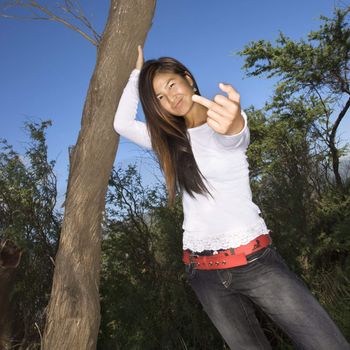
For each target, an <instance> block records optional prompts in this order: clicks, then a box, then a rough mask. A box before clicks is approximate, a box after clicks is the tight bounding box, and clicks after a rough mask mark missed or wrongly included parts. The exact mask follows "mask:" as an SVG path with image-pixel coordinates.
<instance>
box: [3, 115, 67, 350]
mask: <svg viewBox="0 0 350 350" xmlns="http://www.w3.org/2000/svg"><path fill="white" fill-rule="evenodd" d="M49 125H51V123H50V122H49V121H44V122H41V123H40V124H38V123H27V124H26V130H27V131H28V133H29V136H30V140H31V142H30V144H29V145H28V147H27V149H26V152H25V155H24V157H22V156H21V155H19V154H18V153H17V152H16V151H14V149H13V147H12V146H11V145H9V144H8V143H7V142H6V140H2V141H1V146H0V147H1V148H0V239H5V238H10V239H12V240H13V241H14V242H15V243H16V244H17V246H19V247H20V248H21V249H22V251H23V255H22V259H21V263H20V265H19V267H18V268H17V274H16V285H15V291H14V294H13V296H12V304H13V305H14V311H13V324H14V329H15V333H14V334H13V336H14V344H17V345H18V344H22V346H23V347H24V348H25V347H26V346H29V344H32V345H33V344H34V343H37V344H39V343H40V338H39V334H38V329H37V328H38V327H39V329H40V330H41V331H42V330H43V326H44V321H45V313H44V309H45V307H46V305H47V303H48V299H49V293H50V289H51V283H52V281H51V279H52V274H53V263H52V259H53V258H54V256H55V252H56V246H57V240H58V233H59V230H60V224H61V215H60V214H59V213H58V212H57V211H56V210H55V204H56V196H57V192H56V177H55V175H54V173H53V168H54V164H55V163H54V162H53V161H51V162H49V161H48V159H47V145H46V138H45V130H46V128H47V127H48V126H49Z"/></svg>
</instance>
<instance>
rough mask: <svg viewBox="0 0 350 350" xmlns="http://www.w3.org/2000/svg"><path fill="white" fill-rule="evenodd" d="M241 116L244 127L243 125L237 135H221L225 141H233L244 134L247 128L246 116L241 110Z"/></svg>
mask: <svg viewBox="0 0 350 350" xmlns="http://www.w3.org/2000/svg"><path fill="white" fill-rule="evenodd" d="M241 114H242V117H243V119H244V125H243V129H242V130H241V131H240V132H239V133H238V134H232V135H222V136H223V137H224V138H226V139H234V138H239V137H240V136H241V135H242V134H244V133H245V131H246V129H247V127H248V121H247V119H248V118H247V115H246V114H245V112H244V111H243V109H242V110H241Z"/></svg>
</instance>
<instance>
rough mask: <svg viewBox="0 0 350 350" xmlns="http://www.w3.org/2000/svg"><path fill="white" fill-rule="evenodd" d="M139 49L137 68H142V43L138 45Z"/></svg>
mask: <svg viewBox="0 0 350 350" xmlns="http://www.w3.org/2000/svg"><path fill="white" fill-rule="evenodd" d="M137 51H138V53H139V55H138V56H137V61H136V67H135V68H136V69H140V70H141V68H142V66H143V51H142V46H141V45H138V46H137Z"/></svg>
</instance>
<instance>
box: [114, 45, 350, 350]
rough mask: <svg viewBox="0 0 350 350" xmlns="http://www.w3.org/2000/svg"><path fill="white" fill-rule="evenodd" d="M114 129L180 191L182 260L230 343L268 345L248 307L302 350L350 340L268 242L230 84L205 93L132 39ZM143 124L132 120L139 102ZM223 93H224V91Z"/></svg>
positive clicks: (329, 349)
mask: <svg viewBox="0 0 350 350" xmlns="http://www.w3.org/2000/svg"><path fill="white" fill-rule="evenodd" d="M138 50H139V56H138V60H137V63H136V68H135V69H134V70H133V71H132V73H131V75H130V78H129V81H128V83H127V85H126V87H125V89H124V92H123V94H122V97H121V99H120V102H119V106H118V110H117V113H116V115H115V120H114V128H115V130H116V131H117V132H118V133H119V134H120V135H123V136H124V137H127V138H128V139H130V140H132V141H134V142H135V143H137V144H139V145H141V146H143V147H146V148H149V149H153V151H154V152H155V153H156V155H157V157H158V159H159V161H160V165H161V168H162V171H163V173H164V176H165V180H166V185H167V190H168V198H169V204H170V205H171V204H172V203H173V202H174V198H175V193H176V191H178V192H179V193H180V195H181V196H182V204H183V212H184V222H183V229H184V232H183V249H184V254H183V261H184V263H185V264H186V265H185V266H186V273H187V276H188V279H189V283H190V285H191V286H192V288H193V290H194V291H195V293H196V295H197V296H198V299H199V301H200V302H201V304H202V305H203V308H204V310H205V311H206V312H207V314H208V316H209V317H210V319H211V320H212V322H213V323H214V325H215V326H216V327H217V329H218V330H219V332H220V333H221V335H222V336H223V338H224V339H225V341H226V342H227V344H228V345H229V346H230V348H231V349H235V350H239V349H242V350H247V349H271V345H270V344H269V342H268V341H267V339H266V337H265V335H264V333H263V331H262V329H261V327H260V325H259V323H258V321H257V319H256V316H255V313H254V304H255V305H256V306H258V307H260V308H261V309H262V310H263V311H264V312H265V313H266V314H267V315H268V316H269V317H270V318H271V319H272V320H273V321H274V322H276V323H277V324H278V325H279V326H280V327H281V328H282V329H283V330H284V331H285V332H286V333H287V334H288V335H289V336H290V337H291V339H292V340H293V342H294V343H295V345H296V346H298V347H300V348H302V349H315V350H321V349H325V350H344V349H350V346H349V344H348V343H347V341H346V340H345V338H344V337H343V335H342V334H341V333H340V331H339V330H338V328H337V326H336V325H335V323H334V322H333V321H332V320H331V319H330V317H329V316H328V314H327V313H326V312H325V310H324V309H323V308H322V307H321V306H320V304H319V303H318V302H317V300H316V299H315V298H314V297H313V295H312V294H311V293H310V291H309V290H308V289H307V288H306V286H305V285H304V283H303V282H302V281H301V280H300V279H299V278H298V277H297V276H296V275H295V274H294V273H293V272H291V271H290V270H289V269H288V267H287V266H286V264H285V262H284V260H283V259H282V258H281V257H280V255H279V254H278V253H277V252H276V250H275V249H274V248H273V247H272V246H271V238H270V236H269V231H268V229H267V227H266V225H265V222H264V220H263V219H262V217H261V216H260V215H259V214H260V210H259V208H258V207H257V206H256V205H255V204H254V203H253V202H252V194H251V189H250V185H249V171H248V163H247V157H246V149H247V146H248V144H249V129H248V124H247V116H246V114H245V113H244V111H242V110H241V106H240V96H239V94H238V93H237V91H236V90H235V89H234V88H233V87H232V86H231V85H229V84H220V85H219V87H220V89H221V90H222V91H223V93H224V94H218V95H216V96H215V98H214V100H213V101H211V100H208V99H206V98H204V97H202V96H200V94H199V89H198V86H197V84H196V81H195V79H194V77H193V76H192V74H191V73H190V71H189V70H188V69H187V68H186V67H185V66H184V65H182V64H181V63H180V62H178V61H177V60H175V59H173V58H170V57H162V58H160V59H158V60H149V61H146V62H145V63H144V62H143V53H142V49H141V47H140V46H139V48H138ZM139 94H140V99H141V104H142V108H143V111H144V113H145V117H146V122H147V123H146V124H145V123H143V122H141V121H137V120H136V119H135V118H136V111H137V106H138V101H139ZM225 95H226V96H225Z"/></svg>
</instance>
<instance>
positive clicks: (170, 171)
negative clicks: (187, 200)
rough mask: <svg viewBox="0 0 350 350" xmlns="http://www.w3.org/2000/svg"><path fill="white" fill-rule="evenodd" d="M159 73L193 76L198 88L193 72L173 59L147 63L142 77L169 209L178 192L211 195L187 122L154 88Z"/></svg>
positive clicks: (145, 108) (144, 102) (142, 97)
mask: <svg viewBox="0 0 350 350" xmlns="http://www.w3.org/2000/svg"><path fill="white" fill-rule="evenodd" d="M157 73H175V74H178V75H180V76H182V77H183V78H185V76H186V75H187V76H189V77H190V78H191V79H192V80H193V83H194V87H195V88H196V89H197V91H196V93H197V94H198V95H199V94H200V93H199V89H198V86H197V83H196V81H195V79H194V77H193V75H192V74H191V72H190V71H189V70H188V69H187V68H186V67H185V66H184V65H183V64H182V63H181V62H179V61H177V60H176V59H174V58H171V57H160V58H159V59H157V60H156V59H152V60H148V61H146V62H145V63H144V65H143V67H142V69H141V73H140V78H139V93H140V100H141V104H142V108H143V111H144V114H145V117H146V124H147V128H148V131H149V134H150V136H151V142H152V148H153V150H154V152H155V153H156V156H157V157H158V160H159V163H160V166H161V169H162V171H163V174H164V176H165V181H166V187H167V191H168V206H172V205H174V202H175V196H176V191H177V190H178V191H180V192H181V193H182V192H183V191H184V190H185V191H186V192H187V193H188V194H189V195H190V196H191V197H194V192H195V193H202V194H204V193H208V194H210V195H211V193H210V192H209V190H208V188H207V187H206V185H205V184H204V182H203V179H205V177H204V176H203V174H202V173H201V171H200V170H199V168H198V166H197V163H196V161H195V158H194V156H193V152H192V148H191V144H190V141H189V137H188V133H187V127H186V123H185V119H184V118H181V117H179V116H174V115H172V114H171V113H169V112H167V111H166V110H165V109H164V108H163V107H162V106H161V105H160V102H159V99H158V98H157V97H156V94H155V92H154V89H153V79H154V77H155V75H156V74H157Z"/></svg>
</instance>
